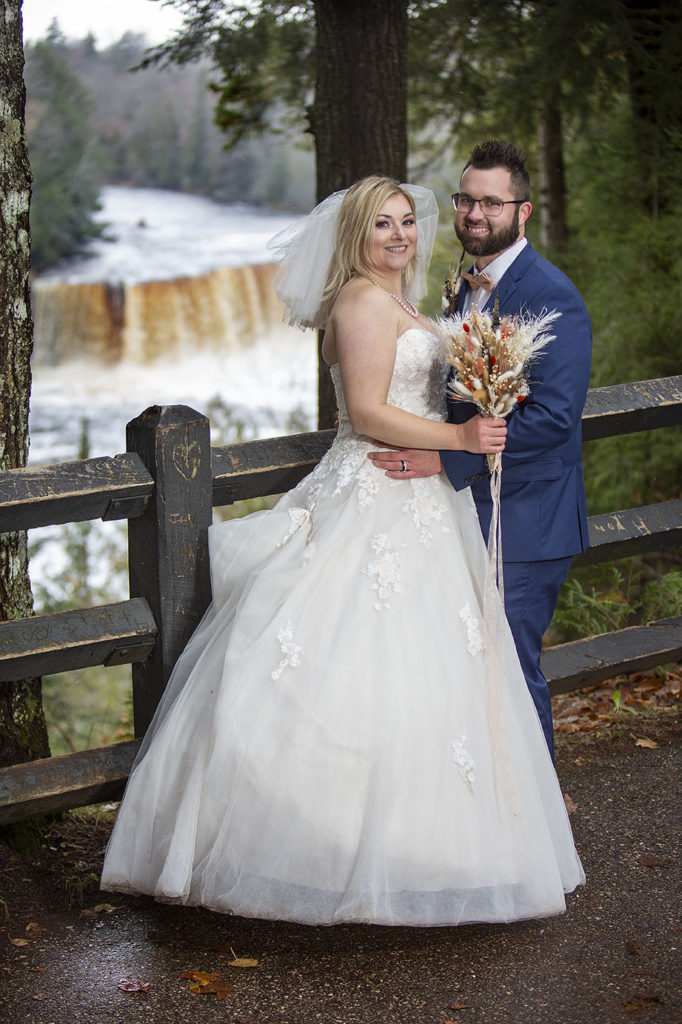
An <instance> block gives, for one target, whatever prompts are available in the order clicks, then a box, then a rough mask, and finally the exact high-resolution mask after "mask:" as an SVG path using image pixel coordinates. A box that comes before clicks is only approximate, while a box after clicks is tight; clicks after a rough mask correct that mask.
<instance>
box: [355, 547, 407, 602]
mask: <svg viewBox="0 0 682 1024" xmlns="http://www.w3.org/2000/svg"><path fill="white" fill-rule="evenodd" d="M371 543H372V550H373V551H375V552H376V558H373V559H372V560H371V561H370V562H369V564H368V566H367V568H366V569H363V570H362V571H363V572H364V573H365V574H366V575H367V576H369V578H370V580H371V581H372V589H373V590H376V592H377V596H378V598H379V600H378V601H375V602H374V607H375V608H376V610H377V611H381V610H382V608H388V607H390V606H389V603H388V600H387V599H388V598H389V597H390V595H391V594H399V593H400V580H401V570H400V555H399V554H398V552H397V551H396V549H395V548H394V546H393V543H392V541H391V540H390V538H389V537H388V536H387V535H386V534H385V533H377V534H375V536H374V537H373V538H372V542H371Z"/></svg>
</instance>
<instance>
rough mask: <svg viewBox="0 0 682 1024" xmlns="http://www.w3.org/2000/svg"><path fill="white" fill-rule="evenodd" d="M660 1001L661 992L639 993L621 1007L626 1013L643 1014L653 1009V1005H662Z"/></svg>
mask: <svg viewBox="0 0 682 1024" xmlns="http://www.w3.org/2000/svg"><path fill="white" fill-rule="evenodd" d="M660 1001H661V994H660V992H653V991H650V992H638V993H637V994H636V995H634V996H633V997H632V999H628V1001H627V1002H625V1003H621V1006H622V1007H623V1009H624V1010H625V1012H626V1013H643V1012H644V1011H645V1010H650V1009H651V1004H652V1003H660Z"/></svg>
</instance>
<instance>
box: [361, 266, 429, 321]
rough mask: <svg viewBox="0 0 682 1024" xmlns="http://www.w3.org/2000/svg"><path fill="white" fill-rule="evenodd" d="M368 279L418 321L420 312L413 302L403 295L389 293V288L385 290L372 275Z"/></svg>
mask: <svg viewBox="0 0 682 1024" xmlns="http://www.w3.org/2000/svg"><path fill="white" fill-rule="evenodd" d="M367 277H368V278H369V279H370V281H371V282H372V284H375V285H376V286H377V288H381V290H382V292H386V294H387V295H390V296H391V298H392V299H395V301H396V302H397V303H398V305H399V306H402V307H403V309H404V310H405V312H406V313H407V314H408V315H409V316H411V317H413V318H414V319H415V320H416V319H417V317H418V316H419V310H418V309H417V307H416V306H415V305H414V304H413V303H412V302H410V300H409V299H405V298H403V296H402V295H396V293H395V292H389V290H388V288H384V286H383V285H382V284H379V282H378V281H377V279H376V278H375V277H372V275H371V274H369V273H368V274H367Z"/></svg>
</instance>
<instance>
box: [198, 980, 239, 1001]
mask: <svg viewBox="0 0 682 1024" xmlns="http://www.w3.org/2000/svg"><path fill="white" fill-rule="evenodd" d="M190 988H191V989H192V990H193V991H194V986H193V985H190ZM198 988H199V993H198V994H199V995H209V994H211V993H213V992H214V993H215V997H216V999H225V997H226V996H229V994H230V992H231V991H232V982H231V981H225V980H219V981H211V982H209V984H208V985H201V986H198Z"/></svg>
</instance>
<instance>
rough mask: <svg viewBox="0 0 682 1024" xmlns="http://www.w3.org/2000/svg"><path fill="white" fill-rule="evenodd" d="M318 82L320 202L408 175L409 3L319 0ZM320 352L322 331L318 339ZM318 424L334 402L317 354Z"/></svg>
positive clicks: (327, 418)
mask: <svg viewBox="0 0 682 1024" xmlns="http://www.w3.org/2000/svg"><path fill="white" fill-rule="evenodd" d="M314 7H315V24H316V35H317V42H316V87H315V101H314V103H313V106H312V108H311V109H310V110H309V119H310V127H311V131H312V134H313V136H314V137H315V150H316V158H317V199H318V202H321V201H322V200H323V199H325V198H326V197H327V196H328V195H329V194H330V193H331V192H336V191H338V190H339V189H342V188H347V187H348V186H349V185H352V184H353V182H354V181H357V180H358V178H363V177H364V176H365V175H367V174H388V175H391V176H392V177H394V178H397V179H398V181H404V180H405V177H406V174H407V0H315V3H314ZM318 343H319V344H318V350H319V346H321V335H320V337H319V338H318ZM318 365H319V371H318V394H319V427H320V429H324V428H326V427H332V426H333V425H334V417H335V414H336V400H335V398H334V390H333V387H332V383H331V377H330V374H329V370H328V369H327V367H326V366H325V365H324V362H323V361H322V357H321V354H320V355H319V364H318Z"/></svg>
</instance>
